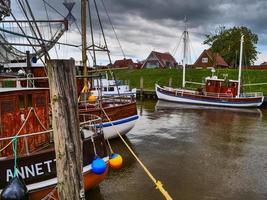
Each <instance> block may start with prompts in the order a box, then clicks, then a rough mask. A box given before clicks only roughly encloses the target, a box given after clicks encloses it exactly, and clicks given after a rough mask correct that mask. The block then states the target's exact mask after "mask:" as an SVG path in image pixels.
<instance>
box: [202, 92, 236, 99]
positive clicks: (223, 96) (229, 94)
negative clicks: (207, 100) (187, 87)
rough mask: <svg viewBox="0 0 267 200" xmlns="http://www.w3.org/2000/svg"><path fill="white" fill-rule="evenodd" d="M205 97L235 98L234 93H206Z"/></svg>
mask: <svg viewBox="0 0 267 200" xmlns="http://www.w3.org/2000/svg"><path fill="white" fill-rule="evenodd" d="M204 95H205V96H207V97H216V98H233V97H234V95H233V93H216V92H204Z"/></svg>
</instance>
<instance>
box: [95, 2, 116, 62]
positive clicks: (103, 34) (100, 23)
mask: <svg viewBox="0 0 267 200" xmlns="http://www.w3.org/2000/svg"><path fill="white" fill-rule="evenodd" d="M94 4H95V9H96V13H97V18H98V22H99V25H100V28H101V32H102V36H103V39H104V43H105V47H106V50H107V54H108V59H109V63H110V64H111V63H112V62H111V58H110V53H109V50H108V45H107V41H106V37H105V33H104V30H103V26H102V22H101V20H100V16H99V12H98V8H97V4H96V0H94Z"/></svg>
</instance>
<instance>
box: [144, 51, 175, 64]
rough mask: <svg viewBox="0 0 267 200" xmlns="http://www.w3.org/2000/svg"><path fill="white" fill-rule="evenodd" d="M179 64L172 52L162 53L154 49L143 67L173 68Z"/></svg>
mask: <svg viewBox="0 0 267 200" xmlns="http://www.w3.org/2000/svg"><path fill="white" fill-rule="evenodd" d="M176 66H177V62H176V60H175V59H174V57H173V56H172V55H171V54H170V53H160V52H156V51H152V52H151V53H150V54H149V56H148V57H147V59H146V60H145V62H144V63H143V65H142V68H173V67H176Z"/></svg>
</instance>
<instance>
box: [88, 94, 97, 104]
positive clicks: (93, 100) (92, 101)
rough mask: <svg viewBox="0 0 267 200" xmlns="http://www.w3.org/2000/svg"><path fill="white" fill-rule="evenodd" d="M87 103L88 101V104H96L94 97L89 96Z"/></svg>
mask: <svg viewBox="0 0 267 200" xmlns="http://www.w3.org/2000/svg"><path fill="white" fill-rule="evenodd" d="M88 101H89V102H90V103H94V102H96V96H93V95H90V96H89V97H88Z"/></svg>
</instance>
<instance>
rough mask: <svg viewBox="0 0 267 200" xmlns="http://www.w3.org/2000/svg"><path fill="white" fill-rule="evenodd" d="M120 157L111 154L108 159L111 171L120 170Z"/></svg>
mask: <svg viewBox="0 0 267 200" xmlns="http://www.w3.org/2000/svg"><path fill="white" fill-rule="evenodd" d="M122 162H123V160H122V157H121V155H119V154H116V153H113V154H111V156H110V159H109V166H110V167H111V168H112V169H120V168H121V167H122Z"/></svg>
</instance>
